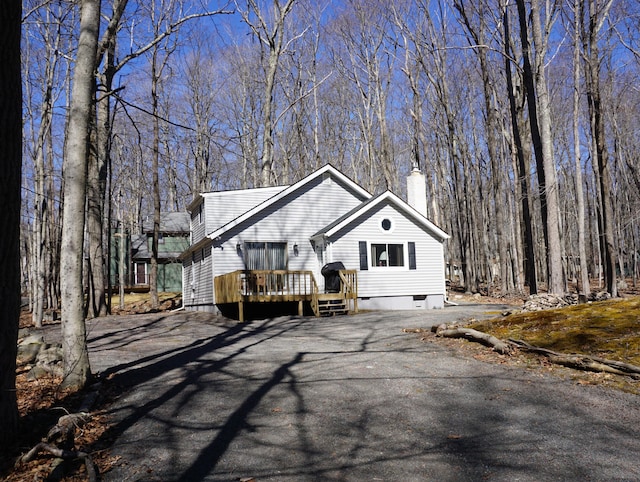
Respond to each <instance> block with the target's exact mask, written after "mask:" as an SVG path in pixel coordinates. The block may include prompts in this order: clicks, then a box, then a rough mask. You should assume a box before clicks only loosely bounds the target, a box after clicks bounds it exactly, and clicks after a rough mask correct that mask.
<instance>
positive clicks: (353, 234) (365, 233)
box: [330, 203, 445, 297]
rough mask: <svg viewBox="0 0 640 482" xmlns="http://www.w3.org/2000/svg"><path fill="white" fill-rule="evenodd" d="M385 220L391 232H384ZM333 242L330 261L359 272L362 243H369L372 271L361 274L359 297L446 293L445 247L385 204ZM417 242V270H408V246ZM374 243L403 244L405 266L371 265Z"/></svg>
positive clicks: (368, 250) (358, 220) (335, 237)
mask: <svg viewBox="0 0 640 482" xmlns="http://www.w3.org/2000/svg"><path fill="white" fill-rule="evenodd" d="M384 218H388V219H390V220H391V221H392V229H391V230H389V231H384V230H383V229H382V227H381V222H382V220H383V219H384ZM330 241H331V249H330V260H331V261H342V262H343V263H344V265H345V267H346V268H347V269H357V270H360V256H359V246H358V243H359V241H366V242H367V260H368V266H369V269H368V270H366V271H359V272H358V296H360V297H375V296H417V295H430V294H444V293H445V282H444V258H443V245H442V243H441V242H440V241H438V240H437V239H435V238H434V237H433V236H432V235H431V234H429V233H428V232H426V231H425V230H424V229H422V228H421V227H419V226H417V225H416V224H415V222H413V220H411V219H410V218H408V217H407V216H406V215H405V214H404V213H402V212H401V211H398V210H397V209H396V208H395V207H393V206H392V205H389V204H388V203H385V204H384V205H381V206H380V207H379V208H378V209H376V210H372V211H370V212H368V213H367V214H366V216H362V217H361V218H360V219H357V220H356V221H354V222H353V223H351V225H350V226H349V227H348V228H346V229H344V230H342V231H341V232H338V233H336V235H334V236H333V238H332V239H331V240H330ZM410 241H411V242H414V243H415V251H416V269H415V270H410V269H409V257H408V252H407V243H408V242H410ZM371 243H387V244H389V243H393V244H403V245H404V264H405V266H404V267H392V266H388V267H376V266H371Z"/></svg>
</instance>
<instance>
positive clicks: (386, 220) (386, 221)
mask: <svg viewBox="0 0 640 482" xmlns="http://www.w3.org/2000/svg"><path fill="white" fill-rule="evenodd" d="M380 225H381V226H382V229H383V230H384V231H389V230H391V219H389V218H384V219H383V220H382V222H381V223H380Z"/></svg>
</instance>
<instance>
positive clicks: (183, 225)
mask: <svg viewBox="0 0 640 482" xmlns="http://www.w3.org/2000/svg"><path fill="white" fill-rule="evenodd" d="M190 221H191V218H190V216H189V213H187V212H163V213H160V232H161V233H188V232H189V230H190V226H189V223H190ZM152 231H153V216H152V215H149V216H147V217H146V218H145V220H144V221H143V222H142V232H144V233H150V232H152Z"/></svg>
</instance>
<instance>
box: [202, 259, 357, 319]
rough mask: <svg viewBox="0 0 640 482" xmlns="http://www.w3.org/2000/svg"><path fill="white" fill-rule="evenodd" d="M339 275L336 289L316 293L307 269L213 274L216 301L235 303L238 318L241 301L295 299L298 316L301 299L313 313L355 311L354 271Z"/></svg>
mask: <svg viewBox="0 0 640 482" xmlns="http://www.w3.org/2000/svg"><path fill="white" fill-rule="evenodd" d="M339 275H340V285H341V290H340V291H339V292H337V293H320V292H319V290H318V284H317V282H316V280H315V277H314V276H313V273H312V272H311V271H288V270H277V271H261V270H238V271H233V272H231V273H226V274H224V275H221V276H216V277H215V279H214V289H215V297H216V303H217V304H225V303H237V304H238V316H239V319H240V321H244V304H245V303H282V302H297V303H298V314H299V315H301V316H302V314H303V309H304V303H309V304H310V306H311V309H312V311H313V313H314V314H315V316H321V315H330V314H336V313H337V312H344V313H347V312H357V311H358V278H357V272H356V270H341V271H340V272H339Z"/></svg>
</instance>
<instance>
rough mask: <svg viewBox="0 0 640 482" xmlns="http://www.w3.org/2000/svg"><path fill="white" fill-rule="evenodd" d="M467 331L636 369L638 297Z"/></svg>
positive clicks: (511, 317)
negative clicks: (620, 363) (475, 331)
mask: <svg viewBox="0 0 640 482" xmlns="http://www.w3.org/2000/svg"><path fill="white" fill-rule="evenodd" d="M470 327H471V328H475V329H476V330H481V331H484V332H487V333H490V334H492V335H494V336H496V337H498V338H501V339H508V338H513V339H518V340H524V341H526V342H527V343H530V344H532V345H535V346H539V347H542V348H547V349H549V350H554V351H558V352H562V353H575V354H582V355H592V356H599V357H602V358H609V359H611V360H618V361H623V362H626V363H630V364H633V365H638V366H640V296H634V297H629V298H623V299H615V300H609V301H601V302H597V303H589V304H584V305H577V306H570V307H567V308H559V309H554V310H545V311H537V312H526V313H518V314H513V315H509V316H506V317H501V318H493V319H490V320H485V321H482V322H477V323H474V324H473V325H470Z"/></svg>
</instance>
